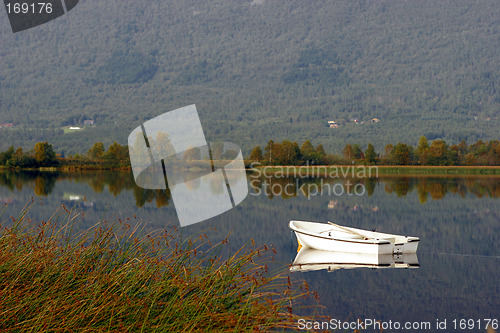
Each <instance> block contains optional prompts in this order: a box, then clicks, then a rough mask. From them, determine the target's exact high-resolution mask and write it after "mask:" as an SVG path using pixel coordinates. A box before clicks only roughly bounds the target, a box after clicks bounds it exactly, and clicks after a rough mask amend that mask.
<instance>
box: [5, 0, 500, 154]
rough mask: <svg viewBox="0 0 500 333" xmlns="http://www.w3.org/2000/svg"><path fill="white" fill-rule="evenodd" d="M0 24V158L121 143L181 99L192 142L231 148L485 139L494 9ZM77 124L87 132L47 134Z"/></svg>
mask: <svg viewBox="0 0 500 333" xmlns="http://www.w3.org/2000/svg"><path fill="white" fill-rule="evenodd" d="M2 15H4V18H5V20H2V21H1V23H0V40H1V42H0V43H1V46H2V47H1V48H0V60H1V62H0V123H7V122H14V123H15V124H16V127H15V128H14V129H5V128H0V139H1V140H0V149H5V148H6V147H8V146H10V145H15V146H20V145H22V146H25V147H32V145H33V144H34V142H36V141H40V140H49V141H51V142H53V143H54V145H55V148H56V149H57V150H59V151H60V150H64V151H65V152H66V153H74V152H84V151H85V150H86V149H88V148H90V146H91V145H92V143H93V142H95V141H102V142H104V143H105V144H110V143H111V142H112V141H115V140H117V141H119V142H120V143H122V144H125V143H126V138H127V136H128V133H129V131H130V130H131V129H133V128H135V127H136V126H138V125H139V124H140V123H141V122H143V121H144V120H147V119H150V118H152V117H154V116H156V115H158V114H161V113H163V112H166V111H169V110H172V109H175V108H177V107H182V106H184V105H188V104H193V103H195V104H196V105H197V107H198V110H199V113H200V117H201V120H202V124H203V126H204V130H205V134H206V136H207V138H208V140H228V141H232V142H235V143H237V144H239V145H240V146H242V148H243V149H244V153H245V154H248V153H249V149H250V148H251V147H252V146H254V145H256V144H264V143H265V142H267V140H269V139H274V140H278V141H281V140H284V139H289V140H298V141H301V142H302V141H304V140H306V139H310V140H311V141H312V142H313V144H319V143H323V144H324V146H325V148H326V149H327V150H330V151H333V152H340V150H341V149H342V147H343V145H344V144H345V143H346V142H350V143H360V144H362V145H366V144H367V143H368V142H372V143H374V144H375V147H376V148H377V150H379V151H380V150H382V149H383V146H384V145H385V144H387V143H396V142H398V141H402V142H407V143H410V144H416V142H417V140H418V137H419V136H420V135H426V136H427V137H428V138H430V139H434V138H444V139H446V140H447V141H448V142H450V143H454V142H457V141H460V140H462V139H467V140H468V141H469V142H472V141H475V140H477V139H479V138H481V139H497V138H498V129H499V128H500V119H499V113H500V112H499V111H500V90H499V89H500V79H499V75H498V68H500V56H499V52H498V51H499V45H500V22H499V21H498V17H500V8H499V7H498V5H497V3H496V1H476V2H470V1H466V0H457V1H439V2H433V1H399V0H398V1H396V0H387V1H378V2H376V3H373V2H369V1H357V2H352V1H348V0H343V1H328V2H327V1H315V2H305V1H299V0H297V1H286V2H281V1H259V2H256V1H254V2H250V1H228V0H223V1H222V0H220V1H211V2H202V1H180V0H178V1H168V2H167V1H161V0H156V1H149V2H147V3H141V2H137V1H132V0H123V1H120V2H119V3H111V2H103V1H100V2H99V1H95V0H86V1H80V3H79V4H78V6H77V7H75V9H73V10H72V11H71V12H70V13H68V14H67V15H64V16H63V17H61V18H58V19H57V20H55V21H52V22H49V23H47V24H45V25H42V26H40V27H37V28H34V29H31V30H27V31H25V32H21V33H17V34H12V32H11V31H10V27H9V26H8V21H7V20H6V14H5V13H2ZM372 118H378V119H380V120H381V121H380V122H379V123H372V122H370V120H371V119H372ZM84 119H94V120H95V127H92V128H86V129H85V130H84V131H80V132H77V133H69V134H63V131H62V130H61V129H60V128H61V127H62V126H64V125H81V124H82V122H83V120H84ZM353 119H358V120H359V122H363V124H358V125H356V124H355V123H354V122H353V121H352V120H353ZM328 120H335V121H337V122H338V123H339V124H340V127H339V128H337V129H330V128H328V127H327V121H328Z"/></svg>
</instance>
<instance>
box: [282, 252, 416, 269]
mask: <svg viewBox="0 0 500 333" xmlns="http://www.w3.org/2000/svg"><path fill="white" fill-rule="evenodd" d="M362 267H367V268H418V267H420V265H419V263H418V258H417V254H416V253H399V254H366V253H354V252H338V251H322V250H316V249H311V248H307V247H303V248H301V249H300V250H299V252H298V253H297V256H296V257H295V260H294V261H293V264H292V265H291V266H290V271H291V272H307V271H316V270H322V269H326V270H327V271H329V272H332V271H334V270H338V269H342V268H343V269H352V268H362Z"/></svg>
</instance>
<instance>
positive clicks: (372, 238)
mask: <svg viewBox="0 0 500 333" xmlns="http://www.w3.org/2000/svg"><path fill="white" fill-rule="evenodd" d="M289 226H290V229H292V230H293V231H294V232H295V236H297V241H298V242H299V250H300V248H301V247H308V248H312V249H316V250H323V251H337V252H352V253H369V254H399V253H415V252H417V247H418V243H419V241H420V239H419V238H418V237H411V236H400V235H392V234H386V233H382V232H374V231H367V230H362V229H356V228H350V227H344V226H340V225H338V224H335V223H332V222H328V223H317V222H306V221H294V220H292V221H290V224H289Z"/></svg>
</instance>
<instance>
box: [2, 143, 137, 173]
mask: <svg viewBox="0 0 500 333" xmlns="http://www.w3.org/2000/svg"><path fill="white" fill-rule="evenodd" d="M86 164H93V165H95V164H100V165H105V166H108V167H118V166H128V165H130V159H129V153H128V147H127V146H122V145H120V144H118V143H116V142H115V143H113V144H111V145H110V146H109V148H108V150H106V148H105V147H104V144H103V143H102V142H96V143H95V144H94V145H93V146H92V148H90V149H89V150H88V151H87V153H86V154H85V155H78V154H75V155H74V156H70V157H68V158H62V157H61V156H59V155H58V154H56V152H55V150H54V148H53V147H52V145H51V144H49V143H48V142H38V143H36V144H35V147H34V148H33V149H32V150H30V151H26V152H25V151H23V149H22V148H17V149H16V148H14V147H13V146H11V147H9V149H7V150H6V151H4V152H1V153H0V166H4V167H9V168H40V167H58V166H64V165H86Z"/></svg>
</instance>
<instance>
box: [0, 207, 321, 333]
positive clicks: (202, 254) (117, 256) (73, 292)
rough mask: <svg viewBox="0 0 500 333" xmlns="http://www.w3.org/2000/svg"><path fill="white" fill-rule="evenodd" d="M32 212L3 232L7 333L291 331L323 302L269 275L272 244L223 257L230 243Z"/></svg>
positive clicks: (0, 264)
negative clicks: (78, 225) (310, 300)
mask: <svg viewBox="0 0 500 333" xmlns="http://www.w3.org/2000/svg"><path fill="white" fill-rule="evenodd" d="M29 209H30V208H29V207H28V208H27V209H25V210H23V212H22V213H21V214H20V216H19V217H18V218H11V219H10V223H6V222H7V221H6V222H4V223H3V224H2V230H1V232H0V330H1V331H4V332H63V331H64V332H127V331H133V332H151V331H162V332H184V331H204V332H206V331H217V332H227V331H231V332H233V331H267V330H281V329H290V328H293V327H294V326H295V325H296V322H297V321H296V320H297V318H296V316H295V315H294V314H293V312H294V311H293V310H292V309H294V307H296V306H297V305H298V304H300V303H301V302H300V301H301V300H302V299H303V298H307V297H311V296H313V293H311V292H310V291H309V290H308V288H307V286H306V285H303V284H301V285H295V284H294V283H291V282H290V280H289V279H288V278H287V276H286V274H284V273H278V274H270V273H269V272H268V264H269V262H270V255H271V253H270V251H271V250H270V249H268V248H267V247H266V246H263V247H252V246H251V245H249V246H246V247H243V248H241V249H240V250H239V251H237V253H235V254H233V255H231V256H229V257H228V258H226V259H222V256H221V253H222V252H221V249H222V248H223V247H224V246H225V243H227V240H224V241H222V242H221V243H219V244H214V245H212V244H210V241H209V240H207V238H206V235H199V236H198V237H196V238H195V237H192V238H189V239H187V240H184V241H180V240H179V233H178V232H177V231H176V230H175V229H170V230H163V231H161V232H157V233H155V234H145V232H144V230H143V228H141V227H139V225H140V224H138V223H132V222H131V220H125V221H121V220H118V221H114V222H107V221H101V222H99V223H97V224H96V225H95V226H93V227H92V228H90V229H88V230H86V231H84V232H81V233H78V234H73V233H72V229H73V227H74V225H75V221H76V217H77V214H74V213H73V212H72V211H68V210H67V209H66V208H64V206H63V207H61V209H59V210H58V211H57V212H56V213H54V215H53V216H52V217H50V218H49V219H48V220H47V221H44V222H40V223H38V224H37V225H36V226H35V227H33V226H32V225H33V222H32V221H30V220H29V219H28V218H27V214H26V213H27V211H28V210H29ZM134 222H135V221H134ZM133 224H135V226H132V225H133ZM7 225H8V226H7Z"/></svg>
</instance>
